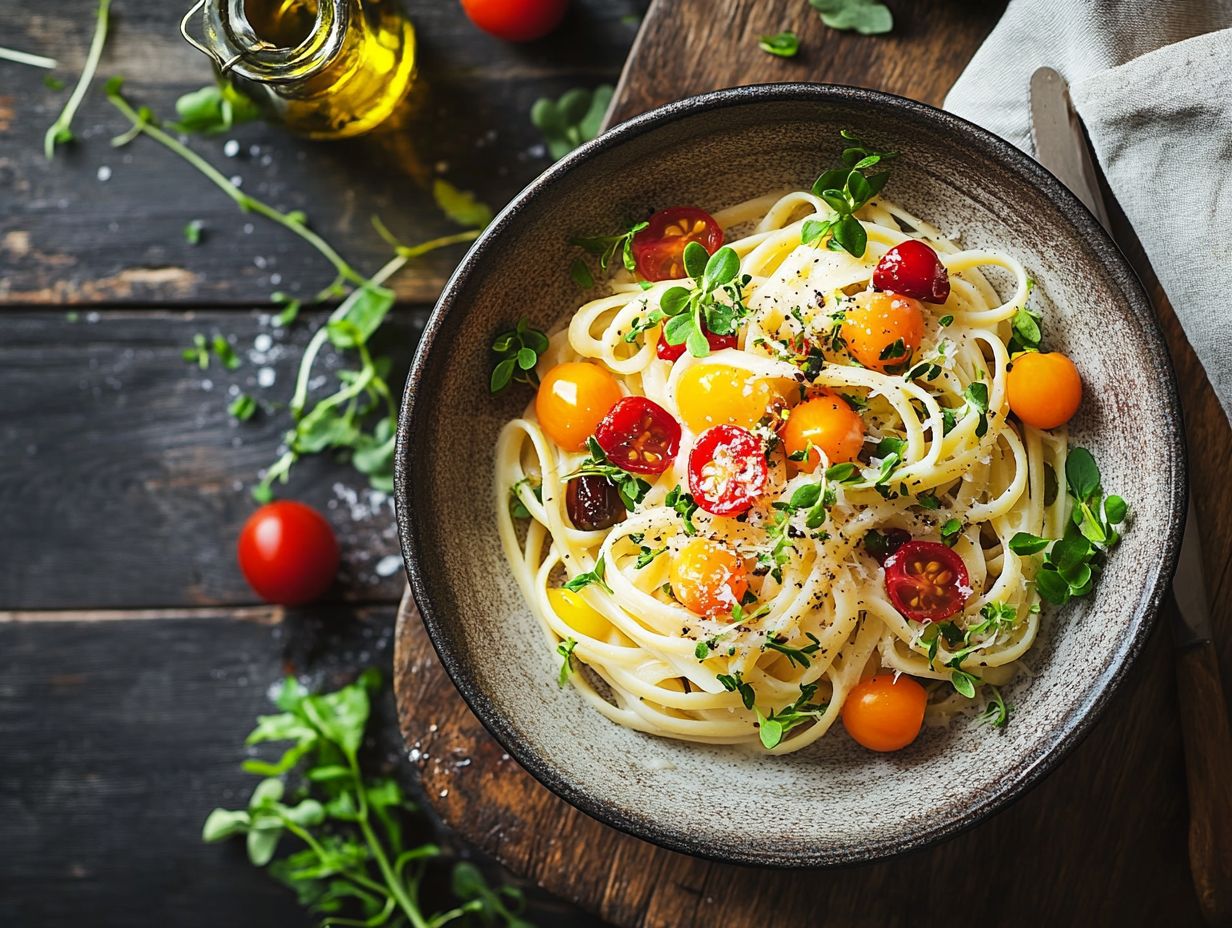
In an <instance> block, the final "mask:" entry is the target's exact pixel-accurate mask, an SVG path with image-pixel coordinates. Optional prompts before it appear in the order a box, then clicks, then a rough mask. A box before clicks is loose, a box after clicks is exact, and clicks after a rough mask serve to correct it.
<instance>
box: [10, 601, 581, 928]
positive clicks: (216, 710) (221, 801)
mask: <svg viewBox="0 0 1232 928" xmlns="http://www.w3.org/2000/svg"><path fill="white" fill-rule="evenodd" d="M277 618H278V616H277V615H276V614H275V613H273V612H271V611H270V610H257V611H255V613H254V614H253V615H252V616H251V621H235V620H233V619H230V618H229V613H225V612H209V611H201V612H200V613H198V614H197V615H195V616H193V617H191V618H182V619H168V620H163V621H145V622H123V621H120V622H78V621H69V622H63V623H55V624H54V625H50V624H46V623H16V622H0V740H2V741H3V743H4V744H5V746H6V752H5V763H4V768H3V771H0V846H3V848H4V849H5V850H4V852H3V854H0V857H2V859H3V861H4V863H3V865H2V866H0V922H2V923H3V924H5V925H12V926H39V928H68V926H79V925H91V926H99V928H104V926H105V928H148V926H150V925H168V926H171V925H174V926H175V928H196V926H201V928H216V926H219V925H225V926H236V928H238V926H241V925H261V926H270V925H280V926H288V928H290V926H301V925H302V926H305V928H307V926H309V925H315V924H317V921H316V920H315V919H313V918H310V917H309V916H308V915H307V913H305V912H304V911H303V910H302V909H300V908H299V907H298V906H297V905H296V904H295V901H294V897H293V896H292V895H291V893H290V892H289V891H288V890H286V889H285V888H283V887H282V886H280V885H278V884H277V883H275V882H274V881H273V880H271V879H270V878H269V877H268V876H266V875H265V874H264V873H261V872H260V871H258V870H255V869H254V868H253V867H251V866H250V865H249V864H248V861H247V859H246V858H245V856H244V851H243V847H242V844H241V843H238V842H236V843H231V844H226V845H205V844H202V843H201V841H200V834H201V824H202V822H203V821H204V820H205V816H206V815H207V814H208V813H209V811H210V810H211V809H212V808H214V807H215V806H218V805H224V806H228V807H234V806H238V805H242V804H243V802H244V801H245V800H246V798H247V795H248V792H249V791H250V790H251V789H252V786H253V783H254V782H255V781H254V778H253V777H252V776H251V775H249V774H246V773H244V772H242V771H241V770H240V764H241V762H242V761H243V760H244V758H245V756H246V751H245V748H244V746H243V740H244V736H245V735H247V733H248V732H249V731H250V730H251V728H252V724H253V721H254V719H255V717H256V715H257V714H258V713H261V712H268V711H269V710H270V704H269V696H268V691H269V689H270V687H272V686H273V685H274V684H276V683H277V682H278V681H279V680H280V679H281V677H282V675H283V674H284V673H286V672H293V673H296V674H299V675H301V676H302V677H303V679H305V682H307V683H309V685H312V686H320V687H322V688H329V687H333V686H337V685H341V684H342V683H345V682H348V681H349V680H350V679H352V678H353V677H354V675H355V674H356V673H357V672H358V670H359V669H360V668H363V667H367V666H378V667H381V668H383V669H384V670H385V671H386V672H387V673H388V668H389V661H390V647H391V642H392V634H393V609H392V608H390V607H384V608H380V609H360V610H351V609H340V608H333V607H326V608H321V609H318V610H314V611H311V612H299V613H296V614H294V615H291V616H288V617H286V618H285V619H284V620H282V621H277ZM377 718H378V722H377V724H376V725H375V726H374V738H373V739H372V743H371V746H370V749H369V757H370V760H371V761H372V762H373V763H374V764H378V765H379V764H382V763H383V764H385V765H387V766H388V767H389V769H390V770H391V771H402V772H403V773H404V774H406V773H409V770H408V768H407V767H406V765H405V764H403V763H402V762H401V761H402V758H403V757H404V756H405V748H403V746H402V742H401V737H400V735H399V734H398V731H397V727H396V725H395V723H394V714H393V706H392V701H391V700H390V699H386V700H383V701H382V702H381V703H380V704H379V706H378V709H377ZM405 779H406V780H407V785H408V786H409V787H411V788H412V789H414V788H415V783H414V782H413V781H412V780H411V779H410V778H409V777H405ZM412 824H413V828H414V830H413V832H412V833H413V834H414V835H415V836H416V838H417V839H423V840H428V839H430V838H434V837H437V838H439V837H441V836H437V835H434V833H433V831H432V829H431V828H430V825H429V823H428V822H427V821H425V820H423V819H422V818H421V819H418V820H417V821H415V822H413V823H412ZM445 837H446V838H447V836H445ZM489 869H490V868H489ZM494 875H495V874H494ZM447 885H448V871H447V868H446V867H444V866H442V867H441V868H439V870H436V871H434V872H433V874H432V876H431V885H430V886H429V887H428V891H429V893H430V895H431V896H432V897H434V901H437V902H443V901H444V899H445V892H446V891H447V890H446V887H447ZM528 917H529V918H531V919H532V920H533V922H534V923H535V924H537V925H540V926H541V928H551V926H555V928H581V926H582V925H594V924H595V922H594V921H593V920H590V919H584V918H581V917H578V916H576V915H573V914H571V913H570V912H569V911H568V910H566V909H564V908H563V907H562V906H561V905H560V903H558V902H556V901H554V900H552V899H550V898H548V897H546V896H544V895H543V894H541V893H534V892H532V894H531V905H530V911H529V913H528Z"/></svg>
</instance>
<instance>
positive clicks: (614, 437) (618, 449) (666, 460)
mask: <svg viewBox="0 0 1232 928" xmlns="http://www.w3.org/2000/svg"><path fill="white" fill-rule="evenodd" d="M595 441H597V442H598V443H599V447H600V448H602V449H603V453H604V454H606V455H607V456H608V458H609V459H610V460H611V462H612V463H613V464H615V465H616V466H617V467H619V468H621V469H622V470H629V471H633V472H634V473H635V474H661V473H663V472H664V471H665V470H667V466H668V465H669V464H671V463H672V459H673V458H675V457H676V452H677V451H679V450H680V423H679V422H677V421H676V420H675V419H674V418H672V414H671V413H670V412H668V411H667V410H666V409H664V408H663V407H662V406H660V405H659V404H658V403H656V402H654V401H653V400H648V399H646V397H644V396H626V397H625V398H624V399H622V400H620V402H618V403H617V404H616V405H615V406H613V407H612V408H611V409H610V410H609V411H608V414H607V415H606V416H604V417H603V421H602V422H600V423H599V427H598V428H596V429H595Z"/></svg>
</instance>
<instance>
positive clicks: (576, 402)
mask: <svg viewBox="0 0 1232 928" xmlns="http://www.w3.org/2000/svg"><path fill="white" fill-rule="evenodd" d="M621 396H622V394H621V392H620V384H618V383H617V382H616V378H615V377H613V376H612V375H611V374H609V373H608V372H607V369H606V368H603V367H600V366H599V365H597V364H589V363H587V362H586V361H568V362H566V363H565V364H557V365H556V366H555V367H554V368H552V369H551V370H550V371H548V372H547V374H545V375H544V377H543V380H542V381H541V382H540V384H539V392H538V393H536V394H535V415H536V416H537V417H538V418H539V425H540V426H541V427H542V428H543V430H544V431H545V432H547V435H548V438H550V439H552V441H554V442H556V444H558V445H560V446H561V447H562V448H564V449H565V450H566V451H581V450H582V448H584V447H585V446H586V439H587V438H589V437H590V436H591V435H593V434H594V431H595V426H597V425H598V424H599V422H600V421H601V420H602V419H603V417H604V416H606V415H607V413H608V410H609V409H611V408H612V407H613V406H615V405H616V403H617V401H618V400H619V399H620V398H621Z"/></svg>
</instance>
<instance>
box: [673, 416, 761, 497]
mask: <svg viewBox="0 0 1232 928" xmlns="http://www.w3.org/2000/svg"><path fill="white" fill-rule="evenodd" d="M769 478H770V468H769V467H768V466H767V465H766V446H765V444H764V443H763V442H762V440H761V439H760V438H758V437H757V436H756V435H754V434H753V433H752V432H750V431H749V430H748V429H742V428H739V427H738V426H735V425H716V426H715V427H714V428H712V429H709V430H707V431H705V432H703V433H702V434H701V436H700V437H699V438H698V439H697V443H696V444H695V445H694V446H693V450H692V451H691V452H689V492H690V493H692V494H693V499H694V500H696V501H697V505H698V506H700V507H701V508H702V509H704V510H705V511H706V512H708V513H710V514H711V515H716V516H735V515H739V514H740V513H742V512H744V511H745V510H747V509H748V508H749V507H750V506H752V505H753V503H754V502H756V500H757V497H758V496H760V495H761V494H762V491H764V490H765V489H766V481H767V480H769Z"/></svg>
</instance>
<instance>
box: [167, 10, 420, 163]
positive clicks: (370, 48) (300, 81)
mask: <svg viewBox="0 0 1232 928" xmlns="http://www.w3.org/2000/svg"><path fill="white" fill-rule="evenodd" d="M198 16H199V17H200V19H199V22H200V23H201V28H202V30H203V32H204V39H205V41H204V42H201V41H198V40H197V39H195V38H193V36H192V33H191V29H192V24H193V21H194V20H195V19H197V17H198ZM181 31H182V32H183V33H184V37H185V38H186V39H187V40H188V41H189V42H191V43H192V44H193V45H194V46H195V47H196V48H198V49H199V50H201V51H202V52H204V53H205V54H207V55H209V56H210V58H212V59H213V61H214V64H215V67H216V69H217V70H218V72H219V74H220V75H221V76H222V77H223V78H224V79H226V80H228V81H230V82H231V83H232V84H233V85H234V86H235V88H236V89H237V90H239V91H240V92H241V93H243V94H244V95H246V96H248V97H250V98H251V99H252V100H253V101H254V102H256V103H257V104H258V105H259V106H261V107H262V109H264V110H265V111H266V112H267V114H269V115H270V116H271V117H273V118H275V119H277V120H279V121H281V122H283V123H285V124H286V126H287V127H288V128H290V129H291V130H292V131H294V132H297V133H299V134H301V135H306V136H308V137H309V138H317V139H338V138H346V137H349V136H354V135H360V134H361V133H364V132H368V131H370V130H371V129H374V128H376V127H377V126H378V125H380V124H381V123H383V122H385V121H386V120H387V119H389V117H390V116H392V115H393V114H394V112H395V111H396V110H397V109H398V106H399V104H400V103H401V102H402V101H403V99H404V98H405V97H406V94H407V91H408V90H409V89H410V87H411V83H412V81H413V80H414V75H415V31H414V28H413V27H412V26H411V23H410V21H409V20H408V19H407V18H406V17H405V16H404V15H403V13H402V10H401V9H400V8H399V6H398V0H199V2H198V3H197V5H196V6H194V7H193V8H192V9H191V10H189V12H188V14H187V15H186V16H185V17H184V21H183V22H182V23H181Z"/></svg>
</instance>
